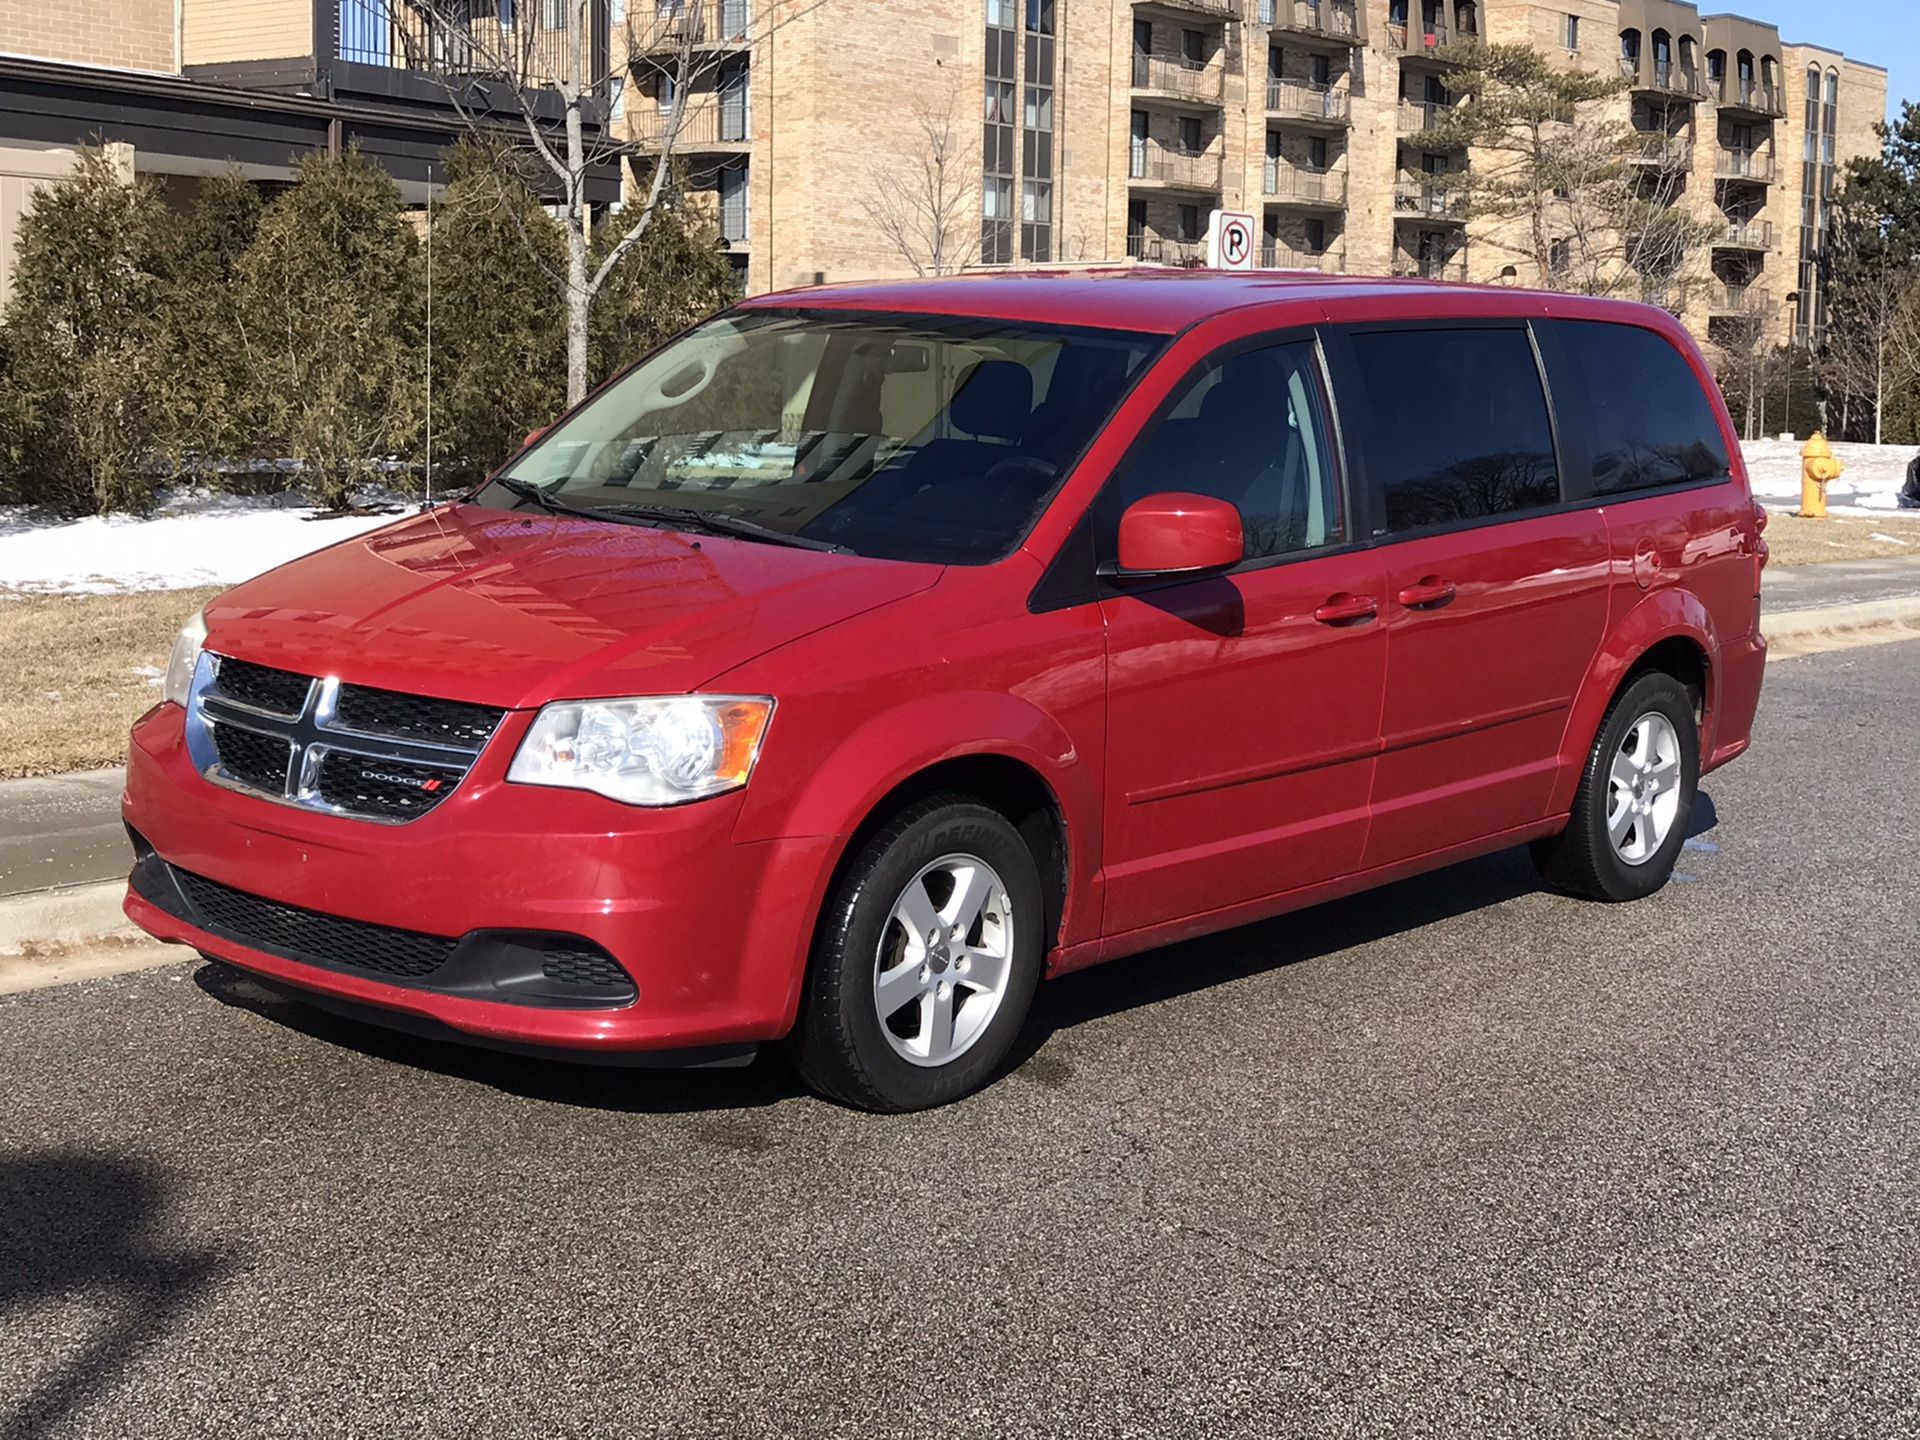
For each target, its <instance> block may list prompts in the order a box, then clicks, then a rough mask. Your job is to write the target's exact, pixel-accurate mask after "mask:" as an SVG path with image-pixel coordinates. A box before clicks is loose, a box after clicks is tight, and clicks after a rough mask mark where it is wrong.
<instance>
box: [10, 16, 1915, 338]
mask: <svg viewBox="0 0 1920 1440" xmlns="http://www.w3.org/2000/svg"><path fill="white" fill-rule="evenodd" d="M409 5H410V0H65V3H63V4H61V5H59V6H57V7H50V6H47V5H45V4H43V3H40V0H0V294H4V290H5V285H6V267H7V264H8V257H9V255H10V251H11V243H10V237H11V229H12V226H13V224H14V223H15V222H16V220H17V216H18V214H19V212H20V210H21V208H22V207H23V206H24V205H25V204H26V203H27V197H28V196H29V195H30V193H31V191H32V189H33V188H34V187H35V186H37V185H39V184H43V183H45V181H46V180H47V179H48V178H49V177H50V176H52V175H55V174H58V173H61V171H62V170H63V169H64V168H65V166H67V165H69V164H71V152H72V147H73V146H74V145H77V144H81V143H86V142H87V141H89V140H91V139H100V140H105V141H108V142H111V143H115V144H117V145H119V146H121V147H122V151H121V153H123V154H124V155H125V156H126V157H127V163H129V164H130V165H131V166H132V167H133V168H134V169H136V170H139V171H142V172H145V173H149V174H153V175H157V176H160V177H162V178H163V179H164V180H166V181H167V182H168V183H169V184H170V185H173V186H176V187H184V186H187V185H190V184H191V182H192V178H193V177H194V176H197V175H202V174H206V173H208V172H209V171H210V170H212V169H215V168H218V167H220V166H222V165H226V164H229V163H238V164H240V165H241V166H242V168H243V169H244V170H245V172H246V173H248V174H249V175H252V176H253V177H255V178H256V179H259V180H261V181H262V182H264V183H273V182H275V181H280V180H284V179H285V178H286V177H287V176H288V175H289V174H290V173H291V171H290V165H291V163H292V160H293V159H294V157H296V156H297V155H298V154H300V153H301V152H303V151H306V150H311V149H315V148H321V147H325V146H329V145H333V146H337V145H341V144H345V143H355V144H358V145H359V146H360V147H361V148H362V149H363V150H364V151H365V152H366V153H367V154H369V155H371V156H372V157H374V158H375V159H377V160H379V161H380V163H382V164H384V165H386V166H387V167H388V168H389V169H390V170H391V171H392V172H393V173H394V175H395V176H396V178H397V179H398V180H399V181H400V182H401V186H402V193H403V194H404V195H406V196H407V198H408V199H409V200H410V201H412V202H414V203H418V201H419V200H421V199H422V198H424V196H425V193H426V190H427V187H428V186H429V185H430V183H431V181H432V176H433V171H432V169H431V167H432V165H433V164H434V162H435V161H436V159H437V158H438V156H439V154H440V152H441V150H442V148H443V147H444V146H445V145H446V144H447V143H449V142H450V141H451V140H452V139H453V138H454V137H455V136H456V135H457V134H458V133H460V130H461V121H460V118H459V116H458V115H457V114H456V113H454V110H453V107H452V105H451V103H450V101H449V99H448V95H447V82H448V80H449V78H450V77H452V78H455V79H463V78H465V76H466V70H467V69H468V68H470V67H471V65H472V59H471V57H470V56H466V55H463V54H461V53H457V52H458V51H459V48H460V47H458V46H447V45H444V44H442V45H439V46H431V47H422V46H420V45H419V44H410V43H407V41H408V37H407V36H406V34H405V33H404V31H405V29H406V27H407V25H408V23H409V21H408V16H409V13H410V9H409ZM468 6H469V9H470V11H471V14H472V20H473V23H474V24H475V25H476V26H479V25H500V24H507V25H518V26H521V27H535V30H536V31H537V29H538V27H541V26H548V27H552V26H556V25H558V26H564V25H565V24H566V23H568V22H567V16H568V14H569V13H570V12H571V10H572V7H571V6H570V5H569V4H568V3H567V0H468ZM590 23H591V25H592V26H593V30H594V33H593V37H592V44H593V47H594V48H593V52H592V53H593V54H594V56H595V57H596V69H598V68H600V66H601V65H605V66H606V67H607V68H608V70H610V71H611V72H612V73H615V74H620V75H624V76H626V77H627V79H626V80H625V82H624V83H623V84H620V85H616V86H614V87H611V93H609V95H608V100H607V105H606V112H607V118H606V123H607V124H608V125H609V126H610V127H611V129H612V131H613V133H614V134H615V135H617V136H620V137H623V138H626V139H628V140H631V141H633V142H634V143H636V144H637V145H638V146H639V147H640V149H641V151H642V152H643V153H644V152H645V151H646V149H647V148H648V147H650V146H651V147H655V148H656V149H657V147H658V145H659V142H660V136H661V132H662V130H663V128H664V123H665V121H664V117H665V116H666V115H669V114H672V113H674V106H675V102H676V97H675V96H674V95H673V94H672V87H671V86H670V85H668V84H665V83H663V80H662V75H663V73H664V72H663V70H662V69H660V68H659V67H660V66H661V65H662V64H663V63H664V64H665V65H667V66H668V67H669V68H671V67H674V66H675V65H677V57H678V56H679V55H681V54H684V53H692V54H694V55H695V56H697V75H696V77H695V79H694V81H693V83H692V85H691V86H690V87H689V89H690V91H691V93H689V94H688V95H686V96H684V97H677V98H678V104H679V113H680V114H681V117H682V118H681V123H680V126H679V130H678V132H677V134H676V136H675V141H674V149H675V153H676V155H677V156H678V158H679V161H680V163H682V164H683V165H685V166H686V168H687V170H688V172H689V174H690V176H691V180H692V183H693V185H694V186H695V187H696V188H697V189H698V190H699V191H700V192H701V194H702V195H703V197H704V199H705V200H706V201H707V203H710V204H711V206H712V207H713V210H714V214H715V216H716V218H717V220H718V221H719V223H720V226H721V229H722V232H723V234H724V236H725V239H726V243H727V244H728V246H729V249H730V252H731V254H732V256H733V257H734V260H735V263H736V264H737V265H738V266H739V267H740V269H741V274H742V283H743V285H744V286H745V287H746V288H747V289H748V290H750V291H753V292H759V291H764V290H769V289H776V288H780V287H783V286H787V285H792V284H796V283H804V282H809V281H812V280H814V279H815V278H816V277H824V278H826V279H829V280H835V279H852V278H860V277H869V276H876V275H889V274H905V273H910V271H911V269H912V262H911V260H910V259H909V257H908V256H907V255H906V254H905V253H903V252H902V250H901V248H900V247H899V246H897V245H892V244H889V243H888V242H887V240H886V238H885V237H884V236H883V235H882V234H881V233H880V231H879V228H878V227H877V226H876V224H875V212H874V197H875V196H876V194H880V193H883V192H889V191H891V192H896V193H897V192H898V191H899V189H900V188H901V187H902V186H903V185H910V184H911V183H913V177H914V175H915V173H916V171H924V168H925V162H926V160H927V153H926V152H927V150H928V148H929V146H928V141H927V137H926V131H925V124H924V122H925V121H926V120H927V119H928V118H929V117H940V116H944V117H946V119H947V120H949V121H950V125H951V145H950V146H949V148H948V149H947V150H946V151H944V152H943V158H944V160H945V162H946V164H945V167H944V168H945V171H946V175H947V183H948V184H958V185H964V187H965V191H966V193H965V204H966V206H967V213H966V214H965V215H964V216H961V217H959V220H960V224H959V229H960V230H961V231H962V232H964V239H965V242H966V243H965V244H964V245H960V246H958V247H956V248H957V249H958V250H959V251H960V253H961V254H962V256H963V257H964V259H965V260H966V262H967V263H968V264H969V265H971V266H979V265H1035V264H1044V263H1054V262H1073V263H1080V262H1097V261H1122V260H1125V259H1127V258H1129V257H1130V258H1132V259H1134V260H1137V261H1141V262H1147V263H1152V262H1158V263H1163V264H1185V263H1193V262H1194V261H1196V260H1197V259H1198V258H1199V256H1200V254H1201V249H1202V241H1203V234H1204V230H1205V227H1206V224H1207V220H1208V216H1209V213H1210V212H1211V211H1212V210H1214V209H1216V208H1224V209H1228V210H1242V211H1247V212H1250V213H1252V214H1254V215H1256V216H1258V217H1259V222H1260V228H1261V234H1262V242H1263V245H1262V250H1263V253H1262V255H1261V259H1262V261H1263V262H1264V263H1266V264H1269V265H1272V266H1275V267H1305V268H1312V269H1323V270H1345V271H1350V272H1355V273H1363V274H1393V273H1417V274H1428V275H1435V276H1443V277H1449V278H1458V279H1470V280H1476V281H1493V282H1498V281H1500V280H1502V279H1503V278H1506V277H1505V276H1504V275H1503V272H1505V271H1506V270H1507V269H1508V268H1509V267H1513V269H1514V271H1515V276H1514V277H1513V278H1519V279H1523V280H1524V279H1526V278H1529V277H1528V276H1527V273H1526V272H1527V268H1528V267H1527V262H1526V260H1525V258H1524V257H1523V256H1521V255H1519V254H1517V253H1516V251H1515V250H1514V249H1513V248H1512V247H1509V246H1506V245H1503V244H1502V243H1501V242H1502V238H1503V237H1502V236H1501V234H1500V233H1498V231H1497V229H1493V228H1490V227H1488V226H1486V225H1484V224H1482V223H1481V222H1478V221H1476V222H1474V223H1472V224H1468V223H1466V222H1465V221H1464V220H1463V218H1462V216H1461V214H1460V213H1459V207H1458V205H1457V203H1456V197H1454V196H1452V195H1450V194H1449V193H1448V192H1447V191H1446V190H1445V188H1444V187H1440V186H1437V185H1436V184H1435V183H1434V181H1433V178H1432V177H1433V176H1434V175H1435V174H1437V173H1441V172H1446V171H1451V170H1454V169H1457V168H1458V167H1460V166H1462V165H1468V164H1470V163H1471V160H1472V157H1471V156H1469V155H1465V154H1460V153H1449V152H1447V151H1444V150H1440V149H1436V148H1435V146H1434V145H1433V143H1432V133H1433V130H1432V127H1433V125H1434V124H1435V121H1436V119H1437V118H1438V117H1439V115H1440V113H1441V107H1444V106H1445V105H1446V104H1447V103H1448V94H1447V89H1446V84H1445V82H1446V74H1447V66H1446V64H1445V63H1444V62H1443V61H1442V60H1441V59H1440V58H1439V54H1440V52H1441V51H1442V47H1444V46H1446V45H1447V44H1448V43H1449V42H1455V41H1460V40H1473V39H1480V40H1484V41H1487V42H1491V43H1525V44H1530V45H1532V46H1533V47H1535V48H1536V49H1538V50H1539V51H1541V52H1542V53H1544V54H1546V55H1548V56H1549V57H1550V58H1551V59H1552V60H1553V61H1554V63H1556V64H1561V65H1566V66H1569V67H1578V68H1581V69H1584V70H1588V71H1592V72H1594V73H1598V74H1603V75H1604V74H1622V75H1624V76H1625V77H1626V79H1627V80H1628V82H1629V86H1630V88H1629V90H1628V92H1627V94H1626V95H1624V96H1623V97H1622V98H1621V99H1620V100H1619V101H1618V102H1617V103H1618V105H1619V106H1620V114H1621V115H1622V117H1627V116H1630V117H1631V120H1632V123H1633V124H1634V126H1635V127H1636V128H1638V129H1640V130H1642V131H1644V132H1647V133H1648V134H1650V135H1657V136H1659V137H1660V143H1659V144H1658V145H1657V146H1653V147H1651V150H1650V154H1649V156H1648V157H1647V158H1645V159H1643V160H1640V161H1637V162H1636V163H1637V164H1641V165H1644V166H1646V167H1648V169H1649V170H1650V171H1657V172H1658V173H1659V175H1660V176H1661V177H1662V179H1663V183H1664V184H1665V185H1666V186H1667V187H1669V189H1670V192H1671V193H1672V194H1673V195H1674V196H1675V197H1677V198H1676V201H1675V203H1681V204H1685V205H1686V206H1688V207H1689V208H1690V209H1691V210H1692V211H1693V212H1694V213H1695V214H1696V215H1698V216H1699V217H1700V218H1702V219H1703V220H1706V221H1709V222H1711V224H1712V226H1713V230H1714V240H1713V243H1712V245H1711V247H1710V248H1709V250H1708V252H1707V253H1706V254H1705V255H1704V256H1703V257H1701V259H1700V261H1699V264H1698V266H1697V267H1696V268H1697V270H1698V272H1699V273H1697V274H1695V275H1693V276H1692V277H1691V281H1692V283H1689V284H1687V285H1686V286H1685V287H1684V290H1683V293H1682V294H1681V295H1679V296H1676V297H1674V298H1672V299H1671V301H1670V303H1672V304H1673V305H1674V307H1675V308H1676V309H1677V310H1680V311H1681V312H1682V313H1683V314H1684V315H1685V317H1686V318H1687V320H1688V322H1689V323H1690V324H1691V325H1692V326H1693V327H1694V329H1695V330H1696V331H1697V332H1698V333H1700V334H1702V335H1711V334H1713V333H1715V332H1716V331H1718V332H1719V333H1720V335H1721V337H1722V338H1728V337H1729V336H1730V335H1732V334H1736V333H1748V331H1749V327H1750V325H1751V321H1750V319H1749V318H1748V317H1757V318H1758V319H1759V321H1760V322H1761V328H1762V330H1763V333H1765V334H1767V335H1768V336H1770V337H1771V338H1773V339H1775V340H1785V339H1786V338H1787V337H1788V335H1789V333H1794V329H1795V327H1797V333H1798V335H1799V336H1800V338H1802V339H1807V338H1815V337H1817V334H1818V331H1819V329H1820V327H1821V325H1822V323H1823V316H1822V307H1821V301H1820V295H1819V291H1820V266H1819V263H1818V261H1819V250H1820V237H1821V235H1822V233H1823V230H1824V219H1825V201H1826V199H1827V197H1828V196H1829V195H1830V194H1831V192H1832V187H1833V184H1834V180H1835V176H1836V174H1837V173H1838V170H1839V169H1840V168H1841V167H1844V165H1845V163H1846V161H1847V160H1848V159H1849V158H1850V157H1851V156H1854V155H1857V154H1862V153H1866V152H1869V151H1872V150H1874V149H1876V148H1877V143H1878V142H1877V140H1876V138H1875V136H1874V132H1873V126H1874V123H1875V122H1876V121H1878V120H1879V119H1880V118H1881V117H1882V115H1883V114H1884V112H1885V108H1886V88H1887V76H1886V72H1885V71H1884V70H1882V69H1879V68H1878V67H1875V66H1872V65H1868V64H1864V63H1861V62H1859V61H1854V60H1850V59H1848V58H1847V57H1846V56H1844V55H1841V54H1839V53H1837V52H1835V51H1832V50H1828V49H1825V48H1822V47H1820V46H1817V45H1809V44H1785V43H1783V42H1782V41H1781V39H1780V36H1779V33H1778V32H1777V30H1775V29H1774V28H1773V27H1771V26H1769V25H1766V24H1764V23H1761V22H1759V21H1754V20H1747V19H1742V18H1739V17H1736V16H1730V15H1709V16H1702V15H1701V14H1700V13H1699V12H1698V11H1697V10H1696V9H1695V8H1694V7H1692V6H1691V5H1688V4H1683V3H1678V0H940V3H935V0H594V4H593V7H592V18H591V22H590ZM522 33H527V32H525V31H523V32H522ZM602 57H604V59H603V58H602ZM472 78H473V79H474V80H475V81H476V82H481V81H484V78H485V77H484V76H483V75H475V76H473V77H472ZM629 179H631V175H630V176H629ZM618 185H619V180H618V177H617V176H616V175H615V174H614V173H613V172H612V170H611V168H609V169H608V170H607V171H606V172H605V173H601V174H597V175H596V176H595V177H594V180H593V184H592V187H591V190H590V196H591V198H592V199H593V200H594V201H595V202H596V203H599V202H603V201H612V200H613V199H615V198H616V196H617V194H618ZM1793 295H1798V296H1799V297H1800V298H1799V300H1798V302H1797V304H1790V303H1789V296H1793Z"/></svg>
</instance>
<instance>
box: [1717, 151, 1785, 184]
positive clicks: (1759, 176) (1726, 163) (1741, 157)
mask: <svg viewBox="0 0 1920 1440" xmlns="http://www.w3.org/2000/svg"><path fill="white" fill-rule="evenodd" d="M1713 178H1714V179H1716V180H1734V181H1745V182H1746V183H1747V184H1749V185H1771V184H1773V179H1774V163H1773V156H1771V155H1769V154H1768V153H1767V152H1766V151H1764V150H1723V151H1721V152H1720V154H1719V156H1718V158H1716V159H1715V160H1714V162H1713Z"/></svg>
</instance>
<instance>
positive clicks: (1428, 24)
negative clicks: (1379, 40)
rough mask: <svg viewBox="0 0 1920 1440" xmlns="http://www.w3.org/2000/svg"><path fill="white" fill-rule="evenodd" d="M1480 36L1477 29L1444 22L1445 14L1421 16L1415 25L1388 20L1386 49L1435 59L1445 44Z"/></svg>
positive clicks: (1459, 42)
mask: <svg viewBox="0 0 1920 1440" xmlns="http://www.w3.org/2000/svg"><path fill="white" fill-rule="evenodd" d="M1479 38H1480V32H1479V31H1478V30H1477V29H1473V30H1455V29H1453V28H1452V27H1451V26H1449V25H1448V24H1447V17H1446V16H1445V15H1444V14H1435V15H1433V16H1430V17H1427V18H1424V19H1422V20H1421V22H1420V23H1419V24H1418V25H1410V24H1408V23H1407V22H1406V21H1404V20H1394V19H1392V18H1389V19H1388V20H1387V48H1388V49H1389V50H1392V51H1393V52H1395V53H1396V54H1398V55H1400V56H1402V57H1404V58H1406V59H1409V60H1411V59H1417V58H1422V57H1424V58H1427V59H1432V58H1435V52H1436V51H1438V50H1441V49H1443V48H1444V47H1446V46H1448V45H1455V44H1471V43H1473V42H1475V41H1477V40H1479Z"/></svg>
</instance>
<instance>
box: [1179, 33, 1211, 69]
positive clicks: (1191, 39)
mask: <svg viewBox="0 0 1920 1440" xmlns="http://www.w3.org/2000/svg"><path fill="white" fill-rule="evenodd" d="M1180 53H1181V54H1182V55H1183V56H1185V57H1186V60H1187V63H1188V64H1190V65H1204V64H1206V63H1207V37H1206V36H1205V35H1204V34H1202V33H1201V32H1200V31H1198V30H1182V31H1181V32H1180Z"/></svg>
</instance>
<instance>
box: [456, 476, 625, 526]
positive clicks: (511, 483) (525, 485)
mask: <svg viewBox="0 0 1920 1440" xmlns="http://www.w3.org/2000/svg"><path fill="white" fill-rule="evenodd" d="M493 483H494V484H496V485H498V486H499V487H500V488H501V489H502V490H505V491H507V492H508V493H510V494H513V495H517V496H519V497H520V498H521V499H522V500H531V501H532V502H533V503H534V504H536V505H538V506H539V507H540V508H541V509H542V510H549V511H552V512H553V513H554V514H555V515H573V516H577V517H578V518H580V519H582V520H610V521H612V522H613V523H614V524H616V525H640V524H644V523H645V522H644V521H641V520H638V519H625V518H623V517H622V516H621V515H620V513H619V512H618V511H614V512H611V513H609V512H608V511H605V510H591V509H589V508H587V507H586V506H585V505H569V504H568V503H567V502H566V501H564V500H556V499H555V498H554V497H553V496H552V494H550V493H549V492H548V491H546V490H545V489H543V488H542V487H540V486H538V485H534V484H531V483H529V482H528V481H525V480H516V479H514V478H513V477H512V476H511V475H497V476H495V477H494V481H493Z"/></svg>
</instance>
